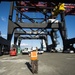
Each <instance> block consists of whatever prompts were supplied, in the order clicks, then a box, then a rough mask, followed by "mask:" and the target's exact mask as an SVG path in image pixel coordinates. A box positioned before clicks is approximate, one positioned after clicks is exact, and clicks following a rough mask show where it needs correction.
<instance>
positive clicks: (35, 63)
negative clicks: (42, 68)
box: [29, 48, 38, 74]
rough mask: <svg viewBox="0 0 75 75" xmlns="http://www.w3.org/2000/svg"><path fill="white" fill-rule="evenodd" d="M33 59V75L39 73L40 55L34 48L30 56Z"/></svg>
mask: <svg viewBox="0 0 75 75" xmlns="http://www.w3.org/2000/svg"><path fill="white" fill-rule="evenodd" d="M29 56H30V59H31V66H32V73H33V74H34V73H38V54H37V49H36V48H33V49H32V51H31V52H30V54H29Z"/></svg>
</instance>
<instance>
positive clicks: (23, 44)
mask: <svg viewBox="0 0 75 75" xmlns="http://www.w3.org/2000/svg"><path fill="white" fill-rule="evenodd" d="M13 44H14V43H11V45H13ZM20 46H21V47H23V46H28V44H26V43H22V44H21V45H20Z"/></svg>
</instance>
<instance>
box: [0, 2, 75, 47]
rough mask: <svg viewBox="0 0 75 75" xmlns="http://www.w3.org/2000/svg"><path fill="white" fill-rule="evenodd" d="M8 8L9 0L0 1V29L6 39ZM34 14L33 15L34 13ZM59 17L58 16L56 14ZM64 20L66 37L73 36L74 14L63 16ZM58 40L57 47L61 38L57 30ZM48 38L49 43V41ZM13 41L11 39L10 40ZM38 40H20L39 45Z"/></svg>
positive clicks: (26, 43)
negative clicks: (5, 0)
mask: <svg viewBox="0 0 75 75" xmlns="http://www.w3.org/2000/svg"><path fill="white" fill-rule="evenodd" d="M9 9H10V3H9V2H1V3H0V31H1V35H2V37H4V38H6V39H7V28H8V14H9ZM34 16H35V15H34ZM58 19H59V16H58ZM65 21H66V28H67V35H68V39H70V38H74V37H75V16H69V15H68V16H66V17H65ZM58 36H59V38H58V41H59V42H60V44H59V45H58V48H59V47H62V40H61V37H60V34H59V32H58ZM50 41H51V40H50V39H49V43H50ZM12 42H13V40H12ZM40 42H41V41H40V40H22V44H23V45H26V46H34V45H35V47H36V46H38V47H40V46H41V45H40ZM35 43H36V44H35Z"/></svg>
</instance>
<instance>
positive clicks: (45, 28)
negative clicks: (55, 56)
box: [7, 0, 75, 52]
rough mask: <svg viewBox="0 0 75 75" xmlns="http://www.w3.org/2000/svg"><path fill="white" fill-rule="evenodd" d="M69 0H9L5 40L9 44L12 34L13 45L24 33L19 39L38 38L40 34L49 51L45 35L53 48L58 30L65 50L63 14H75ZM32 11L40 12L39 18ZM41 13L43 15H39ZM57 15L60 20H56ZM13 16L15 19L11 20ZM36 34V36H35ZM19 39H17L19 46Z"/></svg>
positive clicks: (72, 4) (74, 7) (74, 5)
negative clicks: (67, 0)
mask: <svg viewBox="0 0 75 75" xmlns="http://www.w3.org/2000/svg"><path fill="white" fill-rule="evenodd" d="M69 2H70V3H67V2H66V1H63V2H62V1H60V2H56V1H52V0H23V1H10V12H9V19H8V34H7V41H9V44H11V40H12V36H13V34H14V44H15V45H16V43H17V40H18V38H19V37H21V35H25V36H24V37H21V40H22V39H40V35H41V36H43V38H44V39H45V43H46V50H47V51H49V50H48V49H49V48H48V47H49V46H48V41H49V40H48V37H47V36H50V37H51V40H52V44H53V48H54V49H55V47H56V46H57V35H56V33H57V31H59V32H60V35H61V37H62V41H63V52H64V51H65V50H67V46H66V44H67V41H66V40H67V33H66V24H65V16H67V15H75V4H74V2H73V1H70V0H69ZM33 12H35V13H38V14H40V15H39V18H38V17H37V16H36V17H34V16H33ZM27 13H30V14H27ZM14 15H15V16H14ZM36 15H37V14H36ZM41 15H43V17H41ZM58 15H60V17H61V19H60V21H57V20H56V17H57V16H58ZM13 17H14V19H15V20H13ZM52 20H54V21H52ZM51 21H52V22H51ZM27 29H28V31H27ZM26 35H28V37H26ZM37 35H38V38H37V37H36V36H37ZM34 37H35V38H34ZM43 38H42V39H43ZM21 40H19V46H20V43H21Z"/></svg>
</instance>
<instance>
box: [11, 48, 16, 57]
mask: <svg viewBox="0 0 75 75" xmlns="http://www.w3.org/2000/svg"><path fill="white" fill-rule="evenodd" d="M16 55H17V51H16V48H14V49H11V50H10V56H16Z"/></svg>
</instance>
